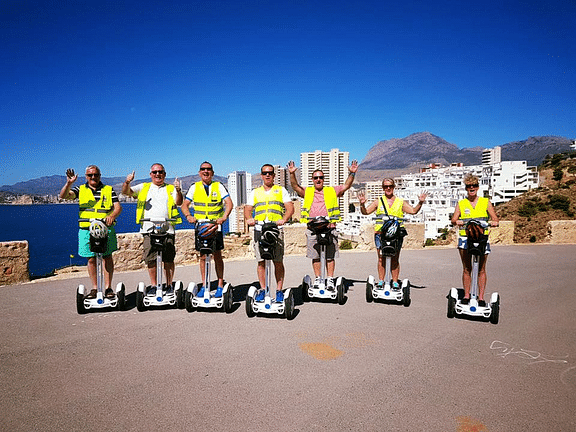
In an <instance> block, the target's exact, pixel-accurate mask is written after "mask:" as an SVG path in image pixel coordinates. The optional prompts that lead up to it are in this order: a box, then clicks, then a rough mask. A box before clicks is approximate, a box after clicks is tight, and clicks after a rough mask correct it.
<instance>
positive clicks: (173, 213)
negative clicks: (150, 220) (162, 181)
mask: <svg viewBox="0 0 576 432" xmlns="http://www.w3.org/2000/svg"><path fill="white" fill-rule="evenodd" d="M151 185H152V183H144V187H143V188H142V190H141V191H140V193H139V194H138V204H137V205H136V223H137V224H139V223H140V221H141V220H142V218H143V217H144V209H145V207H146V198H147V197H148V191H149V190H150V186H151ZM165 186H166V193H167V194H168V214H169V215H170V216H169V217H170V219H176V220H175V221H171V222H170V223H171V224H172V225H177V224H181V223H182V218H181V217H180V213H179V212H178V207H177V206H176V203H175V202H174V197H173V196H172V193H173V192H174V185H169V184H167V185H165Z"/></svg>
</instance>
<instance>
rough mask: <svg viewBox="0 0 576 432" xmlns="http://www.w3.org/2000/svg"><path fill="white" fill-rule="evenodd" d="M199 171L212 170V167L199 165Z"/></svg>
mask: <svg viewBox="0 0 576 432" xmlns="http://www.w3.org/2000/svg"><path fill="white" fill-rule="evenodd" d="M200 171H212V168H207V167H201V168H200Z"/></svg>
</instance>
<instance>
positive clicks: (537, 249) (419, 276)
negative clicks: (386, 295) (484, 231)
mask: <svg viewBox="0 0 576 432" xmlns="http://www.w3.org/2000/svg"><path fill="white" fill-rule="evenodd" d="M493 249H494V250H493V253H492V255H491V256H490V261H489V263H488V270H489V281H488V286H489V288H488V291H493V290H497V291H498V292H500V295H501V297H502V310H501V319H500V323H499V324H498V325H493V324H490V323H488V322H480V321H473V320H468V319H459V318H456V319H448V318H446V298H445V297H446V294H447V291H448V289H449V288H450V287H451V286H460V282H459V280H460V264H459V262H458V258H457V253H456V251H455V250H453V249H436V250H429V249H428V250H419V251H408V250H407V251H403V252H402V260H401V261H402V264H403V267H402V276H403V277H408V278H409V279H410V280H411V282H412V284H413V285H416V286H417V288H414V289H413V292H412V299H413V300H412V305H411V306H410V307H409V308H405V307H403V306H398V305H391V304H382V303H370V304H369V303H366V301H365V284H364V281H365V279H366V277H367V275H368V274H369V273H373V272H374V271H375V254H374V253H353V252H349V253H342V254H341V258H340V259H339V261H338V264H337V269H338V273H339V274H341V275H345V276H346V278H347V279H348V280H349V281H350V283H351V286H350V288H349V290H348V293H347V296H348V298H347V302H346V304H345V305H343V306H339V305H337V304H330V303H318V302H312V303H306V304H301V303H300V304H298V305H297V309H298V313H297V315H296V317H295V318H294V320H292V321H286V320H284V319H279V318H275V317H270V316H264V317H256V318H252V319H249V318H248V317H247V316H246V314H245V312H244V301H243V297H244V295H245V293H246V290H247V288H248V286H249V285H250V283H251V282H253V281H254V280H255V279H256V276H255V263H254V261H236V262H228V263H227V264H226V266H227V267H226V271H227V278H228V279H229V280H230V282H231V283H232V284H233V285H234V286H235V299H236V301H237V307H238V308H237V310H235V311H234V312H233V313H231V314H225V313H222V312H215V313H211V312H194V313H188V312H186V311H185V310H153V311H146V312H143V313H139V312H137V311H136V309H135V308H134V296H133V295H130V296H129V301H130V309H129V310H128V311H125V312H108V313H90V314H87V315H83V316H80V315H77V314H76V310H75V295H74V291H75V288H76V286H77V285H78V283H80V282H81V281H84V282H85V281H86V280H85V279H82V278H77V279H69V280H60V281H50V280H46V281H42V282H37V283H30V284H23V285H18V286H11V287H3V288H1V289H0V304H1V308H0V323H1V326H0V340H1V351H0V356H1V357H0V359H1V366H0V379H1V383H2V392H1V393H0V410H1V411H0V429H1V430H6V431H17V430H50V431H52V430H78V431H80V430H82V431H97V430H98V431H102V430H123V431H124V430H126V431H132V430H164V431H187V430H190V431H192V430H194V431H204V430H210V431H221V430H234V431H257V430H258V431H260V430H262V431H264V430H266V431H267V430H278V431H289V430H290V431H294V430H298V431H309V430H313V431H315V430H330V431H343V430H346V431H348V430H352V431H355V430H362V431H441V432H444V431H459V432H462V431H491V432H494V431H507V432H510V431H521V432H526V431H574V430H576V416H575V414H574V407H576V395H575V392H576V342H575V334H576V331H575V330H576V318H575V317H576V301H575V300H576V294H575V291H574V282H575V279H576V246H573V245H571V246H551V245H539V246H496V247H494V248H493ZM286 264H287V269H288V272H289V275H288V278H287V285H288V286H293V287H296V286H298V285H299V283H300V280H301V278H302V276H303V275H304V273H306V272H309V271H310V264H309V262H308V260H306V259H305V258H304V257H294V256H290V257H287V259H286ZM177 276H178V278H180V279H182V280H183V281H184V282H185V284H187V283H188V282H189V281H190V280H192V279H194V280H196V281H197V280H198V279H199V277H198V269H197V268H196V267H182V268H178V269H177ZM141 279H142V280H145V279H146V273H145V272H144V271H142V272H132V273H119V274H118V275H117V276H116V281H120V280H123V281H124V282H126V284H127V286H128V287H129V292H133V289H134V288H135V286H136V285H137V282H138V281H139V280H141ZM299 298H300V296H299V295H298V296H297V299H299Z"/></svg>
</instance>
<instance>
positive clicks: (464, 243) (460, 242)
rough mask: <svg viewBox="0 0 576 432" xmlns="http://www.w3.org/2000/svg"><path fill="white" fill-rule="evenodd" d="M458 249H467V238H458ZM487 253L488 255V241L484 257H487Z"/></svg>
mask: <svg viewBox="0 0 576 432" xmlns="http://www.w3.org/2000/svg"><path fill="white" fill-rule="evenodd" d="M458 249H468V238H467V237H458ZM489 253H490V240H488V241H487V242H486V250H485V251H484V255H488V254H489Z"/></svg>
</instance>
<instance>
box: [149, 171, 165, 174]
mask: <svg viewBox="0 0 576 432" xmlns="http://www.w3.org/2000/svg"><path fill="white" fill-rule="evenodd" d="M150 173H151V174H166V171H150Z"/></svg>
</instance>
